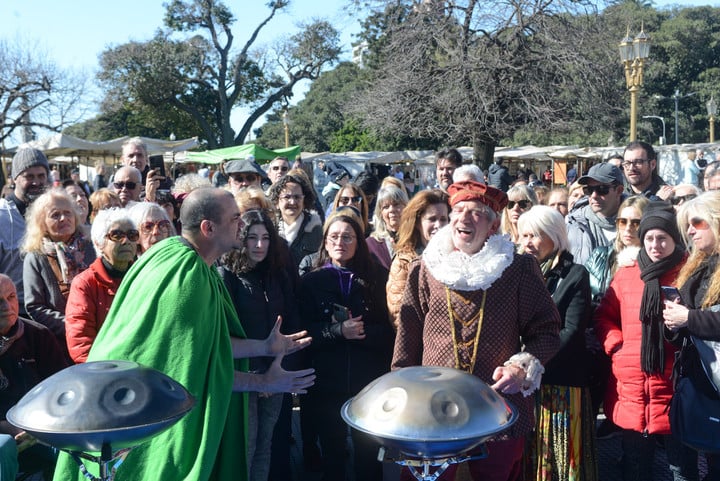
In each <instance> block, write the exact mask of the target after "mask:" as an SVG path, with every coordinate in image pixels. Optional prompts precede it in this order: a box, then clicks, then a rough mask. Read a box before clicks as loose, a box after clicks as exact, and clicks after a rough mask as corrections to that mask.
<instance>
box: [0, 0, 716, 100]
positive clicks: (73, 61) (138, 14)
mask: <svg viewBox="0 0 720 481" xmlns="http://www.w3.org/2000/svg"><path fill="white" fill-rule="evenodd" d="M162 3H163V1H161V0H120V1H106V0H71V1H69V2H61V1H58V0H0V22H1V25H2V27H0V28H1V29H0V38H5V39H14V38H19V39H21V40H22V41H25V42H29V43H31V44H33V45H36V46H37V48H39V49H40V50H41V51H45V52H47V55H48V57H49V58H50V59H52V60H54V61H55V62H56V63H57V64H59V65H60V66H62V67H72V68H75V69H82V70H83V71H85V72H86V73H87V75H88V76H89V77H90V78H91V79H92V82H93V83H94V75H95V72H96V70H97V63H98V61H97V59H98V55H99V54H100V53H101V52H102V51H103V50H105V49H106V48H107V47H108V46H113V45H118V44H122V43H125V42H127V41H130V40H137V41H144V40H148V39H149V38H151V37H152V36H153V34H154V33H155V31H156V29H157V28H158V27H160V26H162V18H163V14H164V8H163V6H162ZM226 4H227V5H229V6H230V7H231V8H232V9H233V12H234V13H235V15H236V17H237V18H238V22H237V24H236V28H235V29H234V34H235V45H236V46H240V45H244V44H245V42H246V40H247V38H248V36H249V34H250V33H251V30H249V31H243V30H242V29H241V28H238V27H239V26H240V25H243V24H244V25H248V26H249V27H250V28H255V27H256V26H257V25H258V24H259V23H260V21H262V20H263V19H264V18H265V17H266V16H267V14H268V9H267V7H266V4H267V0H242V1H241V2H237V1H232V0H226ZM238 4H240V5H241V7H237V5H238ZM346 5H347V0H291V4H290V7H289V8H288V10H287V11H286V12H284V13H282V14H280V15H277V16H276V17H275V18H274V19H273V20H272V21H271V23H270V24H269V25H268V26H266V27H265V29H263V31H262V33H261V36H260V38H259V41H258V42H256V44H255V45H256V46H259V45H262V44H268V43H270V42H272V41H273V40H274V37H275V36H276V35H292V34H293V33H296V32H297V31H298V28H297V25H298V23H300V22H308V21H310V20H312V19H314V18H323V19H326V20H328V21H330V22H331V23H332V24H333V25H334V26H335V28H337V29H338V30H339V31H340V32H342V41H343V43H344V45H345V54H344V59H349V58H350V48H351V47H350V42H351V41H352V40H353V38H352V34H353V33H356V32H358V31H359V30H360V26H359V23H358V21H357V20H354V19H352V18H351V17H350V16H349V15H348V14H347V13H346ZM655 5H656V6H657V7H660V8H661V7H663V6H667V5H683V6H691V5H712V6H720V0H716V1H692V0H655ZM268 27H270V28H268ZM278 32H279V33H278ZM305 88H306V87H305ZM301 94H302V92H297V95H295V97H294V99H293V100H294V101H297V100H298V99H299V98H301V97H302V95H301ZM94 96H95V95H93V97H94Z"/></svg>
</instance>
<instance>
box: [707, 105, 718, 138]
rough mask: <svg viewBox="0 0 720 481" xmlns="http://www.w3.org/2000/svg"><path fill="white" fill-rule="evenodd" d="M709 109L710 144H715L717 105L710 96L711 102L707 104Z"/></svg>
mask: <svg viewBox="0 0 720 481" xmlns="http://www.w3.org/2000/svg"><path fill="white" fill-rule="evenodd" d="M705 106H706V107H707V113H708V120H709V121H710V142H711V143H712V142H715V116H716V115H717V103H716V102H715V99H714V98H713V97H712V96H710V100H708V101H707V103H706V104H705Z"/></svg>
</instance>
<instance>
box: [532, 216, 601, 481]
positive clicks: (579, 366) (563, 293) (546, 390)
mask: <svg viewBox="0 0 720 481" xmlns="http://www.w3.org/2000/svg"><path fill="white" fill-rule="evenodd" d="M518 232H519V234H520V251H521V252H524V253H526V254H530V255H531V256H533V257H534V258H535V259H537V261H538V263H539V264H540V269H541V270H542V273H543V276H544V277H545V285H546V286H547V288H548V291H549V292H550V295H551V296H552V298H553V301H554V302H555V305H556V306H557V308H558V312H559V313H560V322H561V324H560V350H559V351H558V353H557V354H556V355H555V357H553V358H552V360H551V361H550V362H549V363H548V364H547V365H546V366H545V374H543V377H542V386H541V387H540V391H539V392H538V395H537V396H536V397H535V417H536V422H535V439H534V442H531V443H530V446H531V450H530V453H529V456H528V458H529V459H530V460H531V469H532V473H533V475H532V479H535V480H537V481H552V480H553V479H578V480H584V481H592V480H595V479H597V464H596V456H595V454H596V453H595V446H594V436H593V423H594V416H593V411H592V403H591V400H590V393H589V390H588V388H587V378H588V376H587V373H588V356H587V352H586V350H585V323H586V322H587V319H588V318H589V317H590V313H591V305H590V279H589V276H588V272H587V271H586V270H585V268H584V267H583V266H581V265H578V264H575V263H574V262H573V258H572V254H570V253H569V252H568V250H567V249H568V239H567V229H566V227H565V219H564V218H563V216H562V214H560V213H559V212H558V211H557V210H555V209H553V208H552V207H549V206H544V205H536V206H534V207H532V208H531V209H530V210H529V211H527V212H525V213H524V214H522V215H521V216H520V219H518Z"/></svg>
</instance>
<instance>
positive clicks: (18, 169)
mask: <svg viewBox="0 0 720 481" xmlns="http://www.w3.org/2000/svg"><path fill="white" fill-rule="evenodd" d="M37 166H40V167H45V173H46V174H49V173H50V164H48V160H47V157H45V154H43V153H42V152H41V151H39V150H38V149H33V148H30V147H23V148H20V149H18V151H17V152H16V153H15V156H14V157H13V159H12V172H11V174H12V178H13V179H15V178H17V176H18V175H20V174H22V173H23V172H25V171H26V170H27V169H29V168H30V167H37Z"/></svg>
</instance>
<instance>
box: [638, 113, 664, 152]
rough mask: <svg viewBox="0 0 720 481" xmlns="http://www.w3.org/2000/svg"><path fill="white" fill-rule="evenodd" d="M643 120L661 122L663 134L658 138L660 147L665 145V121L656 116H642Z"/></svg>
mask: <svg viewBox="0 0 720 481" xmlns="http://www.w3.org/2000/svg"><path fill="white" fill-rule="evenodd" d="M642 118H644V119H658V120H659V121H660V122H662V126H663V134H662V137H660V145H665V141H666V137H665V119H664V118H662V117H660V116H658V115H643V117H642Z"/></svg>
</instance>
